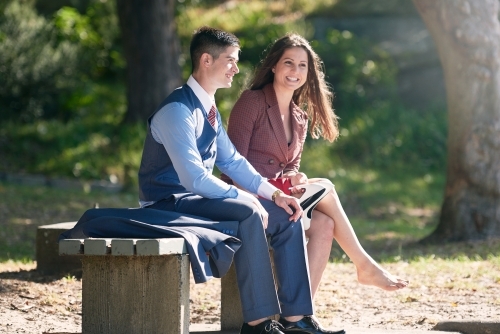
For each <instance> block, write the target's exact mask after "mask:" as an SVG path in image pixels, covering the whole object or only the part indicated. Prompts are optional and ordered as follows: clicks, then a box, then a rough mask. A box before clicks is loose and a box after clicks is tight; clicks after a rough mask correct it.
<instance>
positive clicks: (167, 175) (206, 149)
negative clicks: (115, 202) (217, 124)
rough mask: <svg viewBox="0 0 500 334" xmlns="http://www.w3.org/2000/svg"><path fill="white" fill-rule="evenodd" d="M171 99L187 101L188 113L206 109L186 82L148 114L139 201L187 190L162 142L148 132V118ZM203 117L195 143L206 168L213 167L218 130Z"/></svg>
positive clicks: (149, 121)
mask: <svg viewBox="0 0 500 334" xmlns="http://www.w3.org/2000/svg"><path fill="white" fill-rule="evenodd" d="M173 102H179V103H182V104H184V105H186V106H187V107H188V108H189V110H191V113H193V112H194V111H195V109H201V110H205V108H203V106H202V104H201V102H200V100H199V99H198V97H196V95H195V94H194V92H193V90H192V89H191V88H190V87H189V86H188V85H184V86H182V87H180V88H177V89H176V90H174V91H173V92H172V93H171V94H170V95H169V96H168V97H167V98H166V99H165V100H164V101H163V102H162V103H161V104H160V106H159V107H158V109H157V110H156V111H155V112H154V113H153V114H152V115H151V116H150V117H149V118H148V131H147V134H146V140H145V142H144V150H143V152H142V160H141V166H140V168H139V198H140V200H141V201H147V202H149V201H154V202H157V201H159V200H161V199H165V198H168V197H170V196H171V195H174V194H185V193H189V192H188V191H187V190H186V188H184V187H183V186H182V185H181V182H180V180H179V176H178V174H177V172H176V171H175V168H174V166H173V164H172V160H171V159H170V157H169V155H168V153H167V150H166V149H165V147H164V146H163V145H162V144H158V142H157V141H156V140H155V139H154V138H153V135H152V133H151V120H152V119H153V116H154V115H155V114H156V113H157V112H158V111H159V110H160V109H161V108H163V107H164V106H165V105H167V104H169V103H173ZM206 114H207V113H206V112H205V115H206ZM203 121H204V122H205V123H206V124H204V126H203V131H202V132H201V133H200V134H196V136H197V137H196V145H197V147H198V151H199V152H200V156H201V158H202V160H203V165H204V167H205V168H206V169H207V170H213V167H214V164H215V156H216V153H217V152H216V151H217V145H216V138H217V133H216V132H215V130H214V128H213V127H212V126H211V125H210V123H209V122H208V119H207V118H206V117H204V118H203Z"/></svg>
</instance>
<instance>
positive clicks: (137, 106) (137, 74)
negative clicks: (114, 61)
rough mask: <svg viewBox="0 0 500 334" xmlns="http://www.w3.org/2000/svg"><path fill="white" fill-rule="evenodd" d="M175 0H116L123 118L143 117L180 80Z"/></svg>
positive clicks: (148, 113)
mask: <svg viewBox="0 0 500 334" xmlns="http://www.w3.org/2000/svg"><path fill="white" fill-rule="evenodd" d="M175 3H176V0H148V1H143V0H117V1H116V4H117V12H118V18H119V21H120V28H121V34H122V40H123V46H124V53H125V59H126V61H127V102H128V109H127V114H126V115H125V119H124V121H125V122H128V123H130V122H135V121H141V120H142V121H143V120H146V119H147V117H148V116H149V115H150V114H151V113H152V112H153V111H155V108H156V107H157V106H158V105H159V104H160V102H161V101H162V100H163V99H164V98H165V97H167V95H168V94H169V93H170V92H171V91H172V90H174V89H175V88H177V87H178V86H179V85H180V84H181V80H182V78H181V69H180V65H179V56H180V45H179V44H180V43H179V40H178V37H177V32H176V25H175V17H174V10H175Z"/></svg>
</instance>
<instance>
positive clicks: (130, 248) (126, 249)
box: [111, 239, 137, 256]
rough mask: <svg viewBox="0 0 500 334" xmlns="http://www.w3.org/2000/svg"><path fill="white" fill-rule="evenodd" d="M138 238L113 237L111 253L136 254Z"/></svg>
mask: <svg viewBox="0 0 500 334" xmlns="http://www.w3.org/2000/svg"><path fill="white" fill-rule="evenodd" d="M136 241H137V239H112V240H111V254H112V255H126V256H131V255H134V254H135V243H136Z"/></svg>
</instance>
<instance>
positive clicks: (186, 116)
mask: <svg viewBox="0 0 500 334" xmlns="http://www.w3.org/2000/svg"><path fill="white" fill-rule="evenodd" d="M187 85H188V86H189V87H190V88H191V89H192V90H193V92H194V93H195V95H196V96H197V97H198V99H199V100H200V102H201V104H202V105H203V107H204V109H205V111H200V110H196V111H194V112H193V111H192V110H189V108H188V107H187V106H186V105H184V104H182V103H178V102H175V103H169V104H167V105H165V106H164V107H163V108H161V109H160V110H159V111H158V112H157V113H156V114H155V115H154V116H153V119H152V121H151V133H152V135H153V138H154V139H155V140H156V142H158V143H159V144H162V145H163V146H164V147H165V149H166V150H167V152H168V155H169V156H170V158H171V160H172V163H173V165H174V168H175V170H176V172H177V174H178V176H179V180H180V181H181V184H182V185H183V186H184V187H185V188H186V189H187V190H188V191H190V192H192V193H194V194H197V195H200V196H202V197H205V198H237V199H241V200H245V201H255V197H254V196H253V195H251V194H249V193H247V192H245V191H242V190H241V189H238V188H236V187H235V186H232V185H229V184H227V183H226V182H224V181H222V180H220V179H218V178H217V177H215V176H214V175H213V174H212V172H213V166H212V167H205V166H204V165H203V161H202V158H201V156H200V152H199V151H198V148H197V145H196V138H197V136H196V134H197V133H198V132H199V131H202V130H203V126H204V125H205V124H207V123H206V122H205V121H204V119H205V117H206V114H204V115H202V116H203V117H200V114H199V113H200V112H204V113H207V112H208V111H209V110H210V108H211V106H212V105H215V101H214V97H213V96H209V95H208V93H207V92H206V91H205V90H204V89H203V88H202V87H201V86H200V84H199V83H198V82H197V81H196V80H195V79H194V78H193V77H192V76H190V77H189V79H188V81H187ZM219 120H220V118H219V117H217V118H216V124H215V127H214V128H215V129H216V131H217V140H216V145H217V156H216V159H215V165H216V166H217V167H218V168H219V169H220V170H221V171H222V172H223V173H225V174H226V175H228V176H230V177H231V178H232V179H233V180H234V181H235V182H236V183H237V184H239V185H240V186H242V187H243V188H245V189H247V190H248V191H249V192H251V193H253V194H258V195H260V196H262V197H264V198H267V199H270V198H271V196H272V193H273V192H274V191H275V190H276V189H277V188H275V187H274V186H272V185H271V184H270V183H268V182H266V181H267V180H266V179H265V178H263V177H262V176H261V175H260V174H259V173H257V171H256V170H255V169H254V168H253V167H252V166H251V165H250V163H249V162H248V161H247V160H246V159H245V158H244V157H242V156H241V155H240V154H239V153H238V152H237V151H236V149H235V147H234V145H233V144H232V143H231V141H230V139H229V137H228V136H227V133H226V130H225V129H224V127H223V126H222V125H221V124H220V121H219ZM147 204H148V205H149V204H151V203H147ZM141 205H142V206H144V205H146V203H141Z"/></svg>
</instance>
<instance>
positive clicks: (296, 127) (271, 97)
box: [223, 84, 308, 181]
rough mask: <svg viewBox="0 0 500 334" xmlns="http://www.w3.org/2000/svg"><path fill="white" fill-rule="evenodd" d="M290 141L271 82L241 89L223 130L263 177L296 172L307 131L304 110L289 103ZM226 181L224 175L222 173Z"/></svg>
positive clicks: (270, 177)
mask: <svg viewBox="0 0 500 334" xmlns="http://www.w3.org/2000/svg"><path fill="white" fill-rule="evenodd" d="M290 110H291V115H292V117H291V118H292V130H293V135H292V141H291V143H289V144H288V143H287V140H286V135H285V128H284V126H283V121H282V120H281V114H280V110H279V106H278V100H277V99H276V93H275V92H274V88H273V85H272V84H268V85H266V86H265V87H264V88H263V89H262V90H246V91H244V92H243V93H242V94H241V96H240V98H239V99H238V101H237V102H236V104H235V105H234V107H233V110H232V111H231V115H230V116H229V123H228V128H227V132H228V135H229V138H230V139H231V141H232V142H233V144H234V146H235V147H236V149H237V150H238V152H239V153H240V154H241V155H243V156H244V157H246V158H247V159H248V161H249V162H250V163H251V164H252V166H253V167H254V168H255V169H256V170H257V171H258V172H259V173H260V174H261V175H262V176H264V177H266V178H269V179H272V178H277V177H280V176H281V175H282V173H283V172H287V171H295V172H298V170H299V167H300V158H301V154H302V150H303V147H304V141H305V139H306V135H307V121H308V120H307V114H306V113H305V112H304V111H302V110H301V109H300V108H299V107H298V106H297V105H295V103H293V102H291V103H290ZM223 179H224V180H225V181H228V178H227V177H226V176H223Z"/></svg>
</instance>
